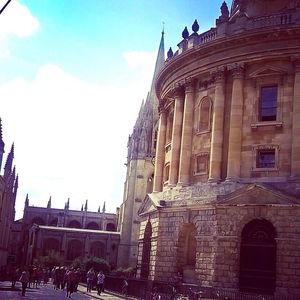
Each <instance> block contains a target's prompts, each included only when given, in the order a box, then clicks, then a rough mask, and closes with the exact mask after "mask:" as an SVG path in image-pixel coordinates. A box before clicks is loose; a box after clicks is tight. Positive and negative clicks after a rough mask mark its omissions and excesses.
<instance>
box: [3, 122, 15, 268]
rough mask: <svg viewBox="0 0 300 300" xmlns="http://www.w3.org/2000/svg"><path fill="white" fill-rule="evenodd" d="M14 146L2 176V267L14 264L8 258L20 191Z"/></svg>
mask: <svg viewBox="0 0 300 300" xmlns="http://www.w3.org/2000/svg"><path fill="white" fill-rule="evenodd" d="M4 146H5V144H4V141H3V139H2V124H1V119H0V171H1V170H2V169H1V166H2V160H3V154H4ZM13 159H14V145H12V147H11V150H10V152H9V153H8V155H7V159H6V163H5V166H4V172H3V175H0V266H5V265H6V264H8V263H13V261H11V259H10V257H9V256H8V252H9V240H10V235H11V229H12V224H13V221H14V218H15V202H16V196H17V190H18V176H16V170H15V167H13Z"/></svg>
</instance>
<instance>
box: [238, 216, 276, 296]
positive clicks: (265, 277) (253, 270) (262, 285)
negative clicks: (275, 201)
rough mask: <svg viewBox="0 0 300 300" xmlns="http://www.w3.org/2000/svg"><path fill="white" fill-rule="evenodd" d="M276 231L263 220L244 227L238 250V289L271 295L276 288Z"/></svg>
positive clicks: (253, 221)
mask: <svg viewBox="0 0 300 300" xmlns="http://www.w3.org/2000/svg"><path fill="white" fill-rule="evenodd" d="M275 237H276V231H275V228H274V227H273V225H272V224H271V223H270V222H269V221H267V220H264V219H255V220H252V221H251V222H249V223H248V224H246V225H245V227H244V229H243V231H242V237H241V249H240V281H239V285H240V289H241V290H242V291H248V292H259V293H269V294H273V293H274V291H275V286H276V241H275Z"/></svg>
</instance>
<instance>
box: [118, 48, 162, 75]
mask: <svg viewBox="0 0 300 300" xmlns="http://www.w3.org/2000/svg"><path fill="white" fill-rule="evenodd" d="M156 56H157V52H155V51H153V52H146V51H128V52H125V53H123V57H124V59H125V60H126V62H127V64H128V66H129V68H131V69H134V70H135V71H139V72H141V75H142V76H143V77H144V76H147V77H148V78H147V79H149V80H151V76H152V75H153V71H154V67H155V59H156Z"/></svg>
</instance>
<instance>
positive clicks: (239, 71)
mask: <svg viewBox="0 0 300 300" xmlns="http://www.w3.org/2000/svg"><path fill="white" fill-rule="evenodd" d="M231 71H232V76H233V83H232V99H231V109H230V128H229V145H228V161H227V178H226V180H227V181H236V180H237V179H238V178H239V177H240V167H241V148H242V127H243V102H244V99H243V85H244V67H243V65H242V64H236V65H234V66H232V67H231Z"/></svg>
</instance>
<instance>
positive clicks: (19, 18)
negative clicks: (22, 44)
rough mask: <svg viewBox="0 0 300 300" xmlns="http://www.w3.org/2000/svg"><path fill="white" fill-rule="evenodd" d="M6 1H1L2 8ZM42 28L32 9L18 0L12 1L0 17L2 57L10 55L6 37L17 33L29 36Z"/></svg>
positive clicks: (0, 55)
mask: <svg viewBox="0 0 300 300" xmlns="http://www.w3.org/2000/svg"><path fill="white" fill-rule="evenodd" d="M5 3H6V1H3V0H2V1H0V5H1V8H2V7H3V6H4V4H5ZM39 28H40V23H39V21H38V19H37V18H36V17H34V16H33V15H32V14H31V12H30V10H29V9H28V8H27V7H26V6H25V5H23V4H21V3H20V2H19V1H18V0H13V1H11V2H10V3H9V4H8V6H7V7H6V8H5V10H4V11H3V12H2V14H1V17H0V59H5V58H7V57H9V56H10V51H9V49H8V46H7V45H6V39H7V38H8V37H9V36H12V35H15V36H17V37H19V38H27V37H29V36H31V35H32V34H33V33H34V32H36V31H37V30H38V29H39Z"/></svg>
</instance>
